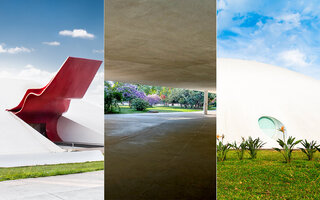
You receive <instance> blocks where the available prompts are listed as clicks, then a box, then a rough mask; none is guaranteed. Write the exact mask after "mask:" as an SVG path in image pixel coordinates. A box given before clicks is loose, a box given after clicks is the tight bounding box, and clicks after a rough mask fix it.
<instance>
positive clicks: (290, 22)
mask: <svg viewBox="0 0 320 200" xmlns="http://www.w3.org/2000/svg"><path fill="white" fill-rule="evenodd" d="M276 19H277V20H279V21H283V22H284V24H286V25H287V26H290V27H291V28H296V27H299V26H300V21H301V16H300V14H299V13H286V14H283V15H281V16H279V17H276Z"/></svg>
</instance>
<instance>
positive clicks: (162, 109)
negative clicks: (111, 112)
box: [115, 106, 202, 114]
mask: <svg viewBox="0 0 320 200" xmlns="http://www.w3.org/2000/svg"><path fill="white" fill-rule="evenodd" d="M120 108H121V111H120V112H118V113H115V114H132V113H146V112H148V111H149V110H152V111H158V112H196V111H202V109H190V108H181V107H179V106H170V107H169V106H155V107H152V108H147V109H146V110H144V111H136V110H134V109H131V108H130V107H129V106H120Z"/></svg>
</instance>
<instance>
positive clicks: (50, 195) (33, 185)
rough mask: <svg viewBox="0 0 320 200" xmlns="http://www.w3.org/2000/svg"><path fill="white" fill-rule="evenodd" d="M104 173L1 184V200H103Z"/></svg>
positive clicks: (22, 180)
mask: <svg viewBox="0 0 320 200" xmlns="http://www.w3.org/2000/svg"><path fill="white" fill-rule="evenodd" d="M103 174H104V172H103V171H96V172H86V173H81V174H70V175H62V176H50V177H41V178H28V179H20V180H13V181H3V182H0V199H1V200H22V199H23V200H40V199H41V200H75V199H77V200H82V199H83V200H102V199H104V187H103V185H104V179H103V178H104V176H103Z"/></svg>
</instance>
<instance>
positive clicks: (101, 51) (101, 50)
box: [92, 49, 104, 53]
mask: <svg viewBox="0 0 320 200" xmlns="http://www.w3.org/2000/svg"><path fill="white" fill-rule="evenodd" d="M92 52H93V53H103V52H104V51H103V49H99V50H98V49H93V50H92Z"/></svg>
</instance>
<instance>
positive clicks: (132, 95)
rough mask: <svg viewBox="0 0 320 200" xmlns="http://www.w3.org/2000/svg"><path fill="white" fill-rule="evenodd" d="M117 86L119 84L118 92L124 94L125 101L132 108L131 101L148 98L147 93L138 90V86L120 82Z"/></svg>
mask: <svg viewBox="0 0 320 200" xmlns="http://www.w3.org/2000/svg"><path fill="white" fill-rule="evenodd" d="M116 84H118V87H117V90H118V92H120V93H121V94H122V96H123V100H124V101H128V102H129V106H131V101H132V100H133V99H136V98H140V99H145V98H146V95H145V93H144V92H141V91H139V90H138V89H137V86H136V85H131V84H128V83H124V84H121V83H118V82H116Z"/></svg>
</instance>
